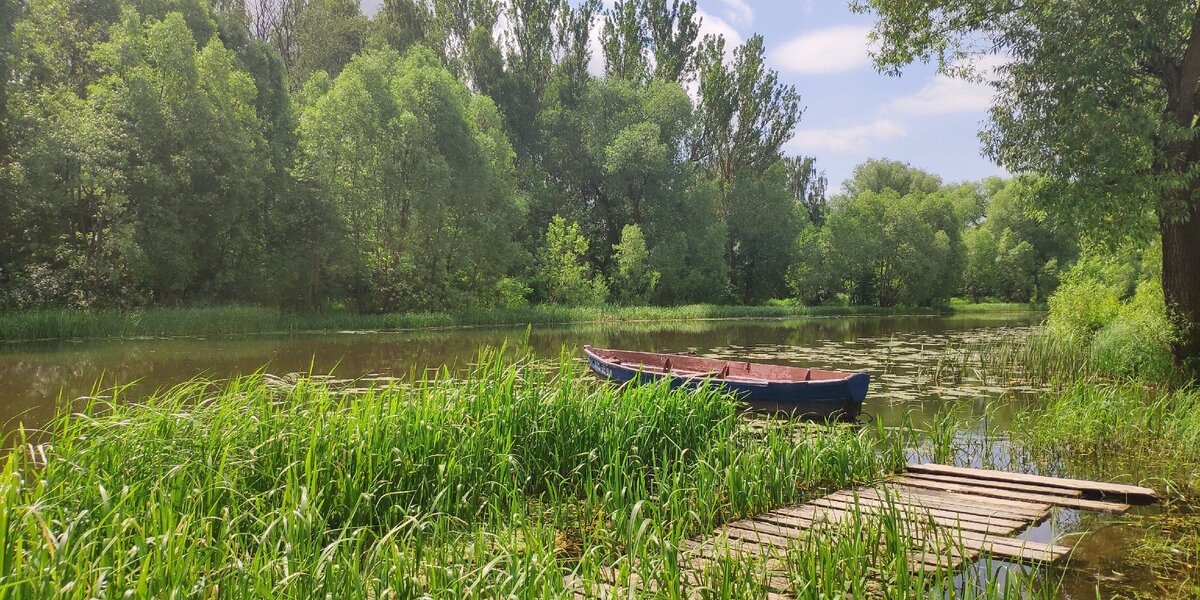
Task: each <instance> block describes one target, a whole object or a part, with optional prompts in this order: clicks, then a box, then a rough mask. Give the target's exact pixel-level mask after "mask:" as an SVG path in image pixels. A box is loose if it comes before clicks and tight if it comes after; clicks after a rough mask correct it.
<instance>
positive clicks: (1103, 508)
mask: <svg viewBox="0 0 1200 600" xmlns="http://www.w3.org/2000/svg"><path fill="white" fill-rule="evenodd" d="M892 481H895V482H897V483H902V484H904V485H907V486H910V487H925V488H929V489H933V490H943V491H947V492H962V493H967V494H976V495H980V496H991V497H994V498H1003V499H1006V500H1029V501H1031V502H1042V503H1045V504H1051V505H1054V506H1062V507H1065V508H1082V509H1087V510H1094V511H1098V512H1106V513H1123V512H1125V511H1127V510H1129V505H1128V504H1125V503H1121V502H1106V501H1104V500H1081V499H1079V498H1068V497H1066V496H1050V495H1047V494H1030V493H1026V492H1016V491H1011V490H1004V489H999V488H991V487H984V486H978V485H966V484H957V483H945V482H941V481H929V480H925V479H916V478H913V477H907V476H903V475H900V476H896V477H894V478H892Z"/></svg>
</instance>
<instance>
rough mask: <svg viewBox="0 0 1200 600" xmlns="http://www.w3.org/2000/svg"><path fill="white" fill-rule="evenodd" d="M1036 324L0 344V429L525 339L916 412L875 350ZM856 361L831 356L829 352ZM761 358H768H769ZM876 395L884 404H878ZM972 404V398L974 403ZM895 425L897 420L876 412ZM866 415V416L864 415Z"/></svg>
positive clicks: (670, 325) (466, 354)
mask: <svg viewBox="0 0 1200 600" xmlns="http://www.w3.org/2000/svg"><path fill="white" fill-rule="evenodd" d="M1039 319H1040V315H1035V314H1018V315H1004V316H989V317H969V318H961V317H862V318H845V317H839V318H808V319H795V320H785V321H779V320H733V321H730V320H724V321H722V320H709V321H682V322H665V323H631V324H620V323H611V324H589V325H576V326H548V327H547V326H538V327H534V328H525V327H504V328H467V329H437V330H421V331H404V332H365V333H333V334H302V335H284V336H281V335H273V336H237V337H210V338H203V337H194V338H170V339H132V340H88V341H50V342H27V343H6V344H0V423H6V424H7V429H9V430H11V429H12V428H13V427H15V426H16V424H17V422H18V420H19V421H21V422H23V423H24V424H25V426H27V427H37V426H38V425H40V424H42V423H44V422H45V421H46V420H47V419H48V418H49V417H50V416H51V415H53V413H54V407H55V400H56V399H57V398H59V397H60V396H61V397H62V398H65V399H73V398H77V397H79V396H82V395H84V394H88V393H89V392H91V390H92V389H93V386H94V384H95V383H96V382H97V381H98V380H100V379H101V378H103V379H104V381H105V383H106V385H111V384H117V383H129V382H135V381H136V382H137V384H136V385H135V386H134V387H133V388H132V390H131V392H130V394H128V395H127V397H137V396H138V395H139V394H146V393H149V392H152V391H153V390H155V389H158V388H161V387H165V386H170V385H173V384H175V383H178V382H180V381H183V380H186V379H189V378H193V377H197V376H204V377H211V378H225V377H231V376H235V375H243V374H248V373H254V372H256V371H259V370H266V371H267V372H271V373H276V374H284V373H289V372H309V371H310V370H311V371H312V372H315V373H331V372H332V373H336V374H338V375H339V376H342V377H358V376H361V375H364V374H368V373H374V374H381V375H392V376H403V375H407V374H408V373H410V372H411V371H412V370H417V369H425V368H428V367H437V366H440V365H443V364H444V365H448V366H450V367H451V368H456V367H463V366H465V365H467V364H468V363H469V362H470V361H471V360H472V359H473V358H474V357H475V355H476V353H477V351H478V349H479V348H480V346H484V345H491V346H499V345H501V344H505V343H507V344H509V345H512V344H515V343H520V342H521V341H522V340H525V339H526V337H527V338H528V342H529V346H530V347H531V349H532V350H533V351H534V353H535V354H537V355H538V356H542V357H546V358H554V357H557V356H558V355H559V353H560V351H561V350H562V349H563V348H564V347H566V348H578V347H580V346H582V345H583V344H592V345H595V346H602V347H610V348H614V347H615V348H636V349H641V350H650V351H666V352H673V351H674V352H678V351H687V350H691V351H697V352H717V353H729V352H735V351H736V349H739V348H747V349H754V350H753V352H754V354H755V357H756V358H759V359H763V360H775V361H776V362H783V363H792V364H806V365H809V366H813V367H818V368H840V369H853V370H866V371H870V372H872V375H873V376H874V377H873V383H872V394H871V395H870V396H869V397H868V403H871V404H872V405H876V403H877V401H879V400H883V399H887V402H886V403H885V404H889V405H890V404H891V403H892V401H894V400H897V399H900V400H914V401H923V400H927V399H933V400H934V401H935V402H936V395H934V396H930V397H929V398H916V397H912V398H904V397H892V396H888V394H889V393H890V392H889V390H897V389H900V388H898V387H896V386H895V385H893V384H892V383H890V382H889V381H888V380H887V379H886V376H887V375H888V373H886V372H885V368H884V365H885V363H884V362H883V361H882V359H881V357H882V356H887V354H886V353H885V352H884V351H882V350H880V352H873V351H872V348H876V347H880V348H882V347H883V346H882V345H883V344H897V343H899V344H903V343H905V340H908V341H909V344H910V345H912V347H929V348H932V347H934V346H935V345H938V344H945V343H952V342H953V341H954V340H956V339H958V338H964V337H977V336H979V335H983V334H986V332H989V331H991V332H998V331H1004V330H1006V329H1009V328H1013V327H1025V326H1028V325H1029V324H1031V323H1033V322H1036V321H1037V320H1039ZM843 344H844V345H845V346H844V347H845V348H850V349H854V351H853V352H851V353H846V352H842V353H838V352H835V351H834V350H835V348H841V347H843V346H842V345H843ZM768 348H775V349H776V354H775V355H772V354H771V353H770V352H769V351H768V350H766V349H768ZM894 372H899V371H894ZM877 394H882V395H877ZM970 395H971V396H972V397H974V395H975V392H972V393H971V394H970ZM875 407H876V408H877V409H881V411H882V412H883V413H886V417H887V418H888V419H891V418H892V417H893V416H895V415H898V414H899V412H896V411H891V409H882V405H877V406H875ZM868 410H870V408H869V409H868Z"/></svg>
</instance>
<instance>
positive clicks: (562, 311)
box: [0, 304, 1029, 340]
mask: <svg viewBox="0 0 1200 600" xmlns="http://www.w3.org/2000/svg"><path fill="white" fill-rule="evenodd" d="M997 307H998V308H993V307H992V306H991V305H955V306H954V307H953V308H945V309H927V308H926V309H922V308H880V307H874V306H864V307H853V306H813V307H809V306H718V305H708V304H694V305H689V306H672V307H656V306H643V307H616V306H605V307H591V308H572V307H563V306H554V305H541V306H530V307H525V308H497V309H472V310H466V311H458V312H439V313H390V314H356V313H351V312H332V311H331V312H320V313H295V312H287V311H281V310H278V309H272V308H257V307H234V306H231V307H214V308H152V309H141V310H126V311H120V310H98V311H80V310H66V309H62V310H29V311H10V312H3V313H0V340H36V339H62V338H129V337H141V336H151V337H161V336H186V335H230V334H253V333H286V332H301V331H342V330H357V331H362V330H395V329H421V328H433V327H456V326H458V327H460V326H482V325H524V324H530V323H533V324H539V323H540V324H548V323H597V322H630V321H666V320H696V319H739V318H755V319H783V318H788V317H805V316H848V315H896V314H930V315H933V314H955V313H963V314H976V313H984V312H1012V311H1014V310H1017V311H1020V310H1028V309H1029V307H1028V306H1026V305H1007V304H1006V305H997Z"/></svg>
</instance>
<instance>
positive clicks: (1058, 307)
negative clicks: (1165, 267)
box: [1047, 244, 1175, 381]
mask: <svg viewBox="0 0 1200 600" xmlns="http://www.w3.org/2000/svg"><path fill="white" fill-rule="evenodd" d="M1160 260H1161V258H1160V257H1159V246H1158V245H1157V244H1154V245H1151V246H1150V247H1149V249H1146V250H1140V249H1138V248H1125V249H1124V250H1123V251H1122V252H1120V253H1117V254H1110V253H1108V252H1107V251H1105V250H1103V249H1092V250H1089V251H1088V252H1085V254H1084V256H1083V258H1081V259H1080V261H1079V262H1078V263H1076V265H1075V266H1074V267H1073V268H1072V269H1071V270H1070V271H1068V272H1067V273H1066V274H1065V275H1064V282H1063V285H1062V286H1061V287H1059V288H1058V291H1056V292H1055V293H1054V294H1053V295H1052V296H1050V316H1049V318H1048V319H1047V325H1048V330H1049V333H1050V335H1052V336H1056V337H1060V338H1063V339H1065V340H1070V341H1072V342H1074V343H1077V344H1080V345H1082V346H1084V347H1085V348H1087V349H1088V353H1089V354H1090V357H1091V362H1092V367H1093V368H1094V369H1096V370H1097V371H1099V372H1102V373H1106V374H1109V375H1116V376H1123V377H1141V378H1147V379H1153V380H1159V381H1165V380H1169V379H1173V377H1174V375H1175V369H1174V367H1173V365H1172V363H1171V359H1170V345H1171V342H1172V341H1173V340H1172V336H1173V335H1175V328H1174V326H1173V325H1172V323H1171V322H1170V321H1169V320H1167V317H1166V310H1165V305H1164V299H1163V295H1162V284H1161V279H1159V277H1158V273H1159V270H1158V266H1157V265H1158V264H1159V261H1160Z"/></svg>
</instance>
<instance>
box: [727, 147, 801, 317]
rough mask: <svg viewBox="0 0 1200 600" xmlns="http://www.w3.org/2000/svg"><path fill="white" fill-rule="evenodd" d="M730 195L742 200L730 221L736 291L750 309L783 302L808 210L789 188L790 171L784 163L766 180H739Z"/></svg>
mask: <svg viewBox="0 0 1200 600" xmlns="http://www.w3.org/2000/svg"><path fill="white" fill-rule="evenodd" d="M731 194H733V195H735V196H736V197H737V198H738V202H737V204H735V205H734V207H733V214H732V215H731V216H730V219H729V237H730V239H731V240H733V241H734V243H733V256H732V260H731V261H730V265H729V266H730V281H731V287H732V289H733V291H734V293H735V294H737V296H738V299H739V300H740V301H741V302H743V303H745V304H757V303H760V302H763V301H765V300H769V299H771V298H779V297H782V296H783V295H784V294H785V291H786V289H787V279H786V277H787V270H788V266H790V265H791V264H792V258H793V255H792V252H793V251H794V250H795V242H796V236H797V235H798V234H799V233H800V225H801V223H802V219H803V216H802V213H801V211H803V210H804V209H803V207H802V206H800V205H797V204H796V203H795V201H794V198H793V196H792V193H791V190H790V189H789V186H788V167H787V166H786V165H785V164H784V163H783V162H782V161H781V162H778V163H776V164H775V166H773V167H772V168H771V169H770V170H768V171H767V172H766V173H765V174H764V175H763V176H761V177H754V176H753V175H744V176H742V177H739V178H738V179H735V180H734V183H733V186H732V189H731Z"/></svg>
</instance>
